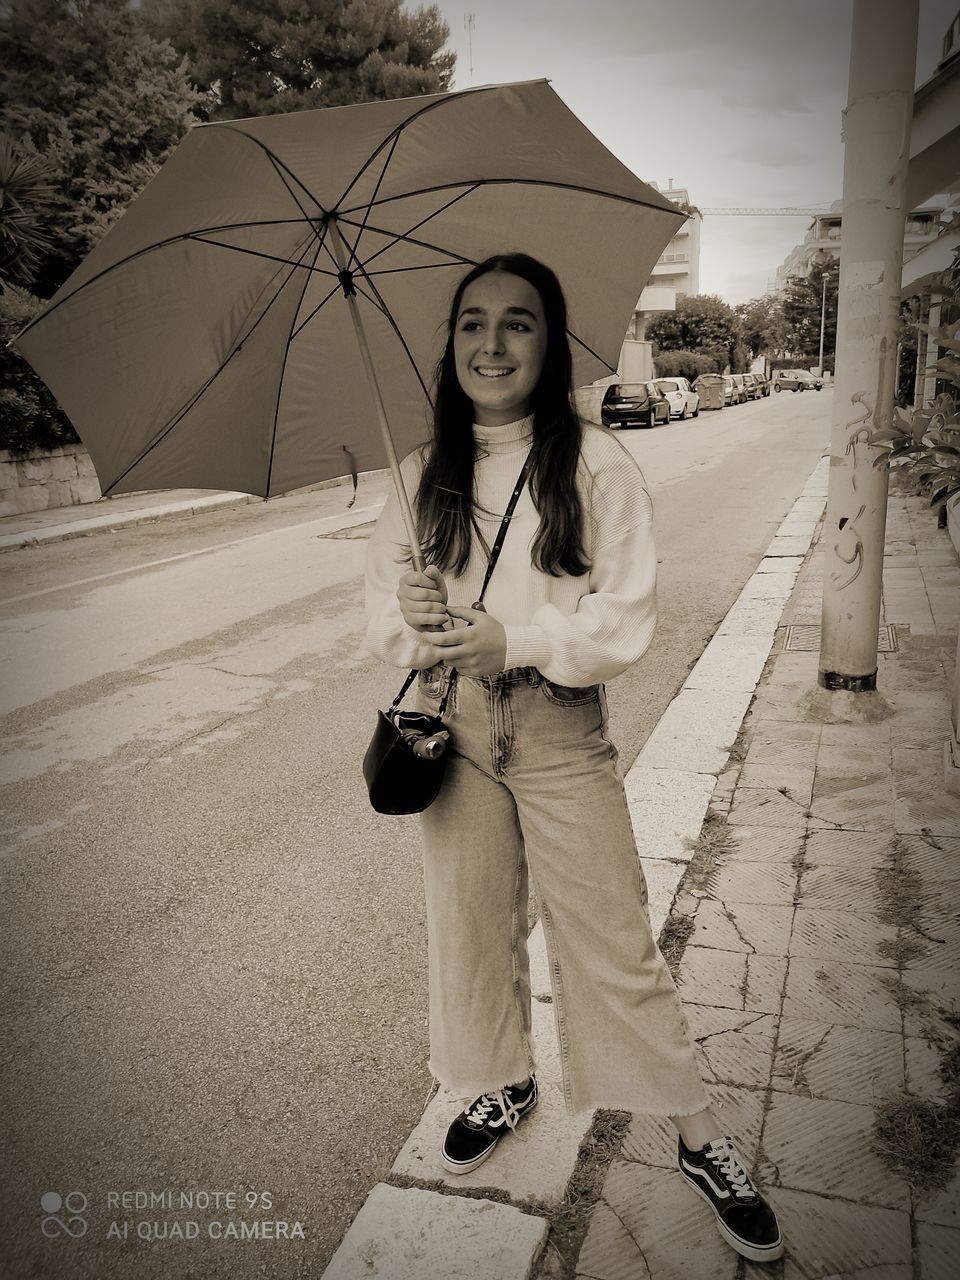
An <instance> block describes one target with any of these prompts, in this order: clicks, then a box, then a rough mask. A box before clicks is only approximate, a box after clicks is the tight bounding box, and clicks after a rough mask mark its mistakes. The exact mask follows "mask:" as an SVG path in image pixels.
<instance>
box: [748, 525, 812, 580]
mask: <svg viewBox="0 0 960 1280" xmlns="http://www.w3.org/2000/svg"><path fill="white" fill-rule="evenodd" d="M810 533H811V535H812V533H813V530H812V529H811V531H810ZM803 536H804V530H803V529H802V528H797V529H789V530H784V532H783V534H782V535H781V534H777V536H776V537H775V538H774V539H773V541H772V542H771V543H770V545H769V547H767V550H766V552H765V553H764V557H763V559H762V560H761V561H760V563H759V564H758V565H757V569H756V571H757V573H783V572H787V573H799V571H800V569H801V567H802V565H803V556H802V555H797V554H795V551H794V549H793V548H792V547H791V548H790V549H787V548H786V547H785V546H784V543H785V540H786V539H787V538H790V539H791V541H792V540H793V539H794V538H802V537H803Z"/></svg>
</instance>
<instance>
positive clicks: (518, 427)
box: [473, 413, 533, 453]
mask: <svg viewBox="0 0 960 1280" xmlns="http://www.w3.org/2000/svg"><path fill="white" fill-rule="evenodd" d="M473 438H474V440H475V441H476V443H477V444H478V445H482V446H483V449H484V451H485V452H486V453H516V452H517V451H518V450H520V449H521V448H523V446H524V445H528V444H529V443H530V441H531V440H532V439H533V414H532V413H531V414H528V415H527V417H526V418H518V419H517V420H516V422H506V423H504V425H503V426H502V427H481V426H480V424H479V423H477V422H475V423H474V424H473Z"/></svg>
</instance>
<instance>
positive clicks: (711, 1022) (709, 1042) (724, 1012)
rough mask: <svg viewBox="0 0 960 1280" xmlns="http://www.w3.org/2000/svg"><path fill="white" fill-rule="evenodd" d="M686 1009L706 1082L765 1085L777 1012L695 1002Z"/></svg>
mask: <svg viewBox="0 0 960 1280" xmlns="http://www.w3.org/2000/svg"><path fill="white" fill-rule="evenodd" d="M684 1012H685V1013H686V1015H687V1022H688V1024H689V1027H690V1034H691V1035H692V1036H693V1038H694V1040H695V1042H696V1046H697V1054H698V1060H699V1063H700V1073H701V1075H702V1077H703V1079H704V1081H705V1082H706V1083H714V1084H733V1085H743V1086H745V1087H746V1088H747V1089H764V1088H765V1087H766V1085H767V1084H768V1083H769V1080H770V1071H771V1066H772V1059H773V1046H774V1039H775V1035H776V1029H777V1019H776V1016H775V1015H774V1014H771V1013H738V1012H736V1011H735V1010H733V1009H717V1008H713V1007H711V1006H706V1005H696V1004H685V1005H684Z"/></svg>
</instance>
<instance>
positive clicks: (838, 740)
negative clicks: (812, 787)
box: [818, 720, 891, 773]
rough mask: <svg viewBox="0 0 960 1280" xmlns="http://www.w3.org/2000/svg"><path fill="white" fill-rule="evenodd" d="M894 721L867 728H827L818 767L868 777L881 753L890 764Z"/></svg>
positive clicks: (853, 725) (857, 725) (874, 724)
mask: <svg viewBox="0 0 960 1280" xmlns="http://www.w3.org/2000/svg"><path fill="white" fill-rule="evenodd" d="M890 734H891V721H889V720H882V721H880V722H879V723H871V722H867V723H865V724H825V725H824V726H823V730H822V732H821V734H820V753H819V758H818V764H819V765H820V766H821V767H822V768H824V769H826V770H827V771H828V772H831V773H862V772H866V773H869V772H870V771H871V770H872V769H874V768H875V767H876V763H877V755H878V752H883V753H884V761H885V763H889V760H890V753H889V750H888V748H889V743H890Z"/></svg>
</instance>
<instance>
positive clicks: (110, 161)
mask: <svg viewBox="0 0 960 1280" xmlns="http://www.w3.org/2000/svg"><path fill="white" fill-rule="evenodd" d="M0 66H2V68H3V70H2V73H0V111H2V118H0V125H2V127H3V129H4V130H5V131H6V132H7V133H8V134H9V135H10V136H11V137H12V138H13V139H14V143H15V145H16V146H17V148H18V150H19V151H20V152H21V153H22V155H23V156H24V157H29V156H36V157H41V158H42V159H43V161H44V162H45V163H46V165H47V166H48V168H49V170H50V174H51V182H52V185H53V188H54V197H53V201H52V204H51V207H50V209H49V210H48V211H47V213H46V215H45V217H44V219H43V224H44V227H43V229H44V230H45V232H46V234H47V235H48V236H49V237H50V238H51V239H52V240H53V241H54V244H53V246H52V247H51V248H49V249H48V250H46V251H44V252H39V253H38V254H37V264H36V269H35V275H34V284H33V286H32V287H33V289H34V291H35V292H37V293H39V294H40V295H41V296H42V297H49V296H50V294H52V293H53V292H55V290H56V289H57V288H58V287H59V286H60V284H62V283H63V281H64V280H65V279H66V277H67V276H68V275H69V274H70V272H71V271H72V270H73V269H74V267H76V266H77V264H78V263H79V262H80V261H81V259H82V258H83V257H85V256H86V254H87V253H88V252H89V250H90V249H91V248H92V247H93V245H94V244H95V243H96V241H97V240H99V239H100V237H101V236H102V235H103V233H104V231H106V229H107V227H108V226H110V224H111V223H112V222H114V221H115V220H116V219H117V218H118V217H119V216H120V214H121V213H122V212H123V210H124V209H125V208H126V206H127V205H128V204H129V203H130V201H131V200H132V199H133V197H134V196H136V195H137V194H138V193H139V192H140V190H141V189H142V188H143V187H144V186H145V185H146V183H147V182H148V181H149V179H150V178H151V177H152V176H153V175H154V173H156V171H157V169H158V168H159V167H160V165H161V164H162V163H163V161H164V160H165V159H166V158H167V156H168V155H169V154H170V152H171V151H172V150H173V148H174V146H175V145H176V144H177V142H179V140H180V139H181V137H183V135H184V134H185V133H186V131H187V130H188V128H189V127H190V125H191V122H192V120H193V116H192V114H191V112H192V108H193V107H194V106H195V104H196V103H197V101H198V95H197V94H196V93H195V92H194V91H193V90H192V89H191V88H190V85H189V84H188V82H187V79H186V74H185V67H184V65H183V59H182V57H181V56H180V55H178V54H177V53H175V52H174V50H173V48H172V47H171V46H170V45H169V44H168V43H167V42H164V41H158V40H156V39H155V38H154V37H153V36H152V35H150V34H149V33H148V32H147V31H146V29H145V28H144V26H143V24H142V22H141V20H140V18H139V15H138V14H137V13H136V12H134V11H133V10H131V8H130V6H129V3H128V0H14V2H13V4H12V5H10V6H8V7H7V9H6V11H5V12H4V15H3V17H2V18H0Z"/></svg>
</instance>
